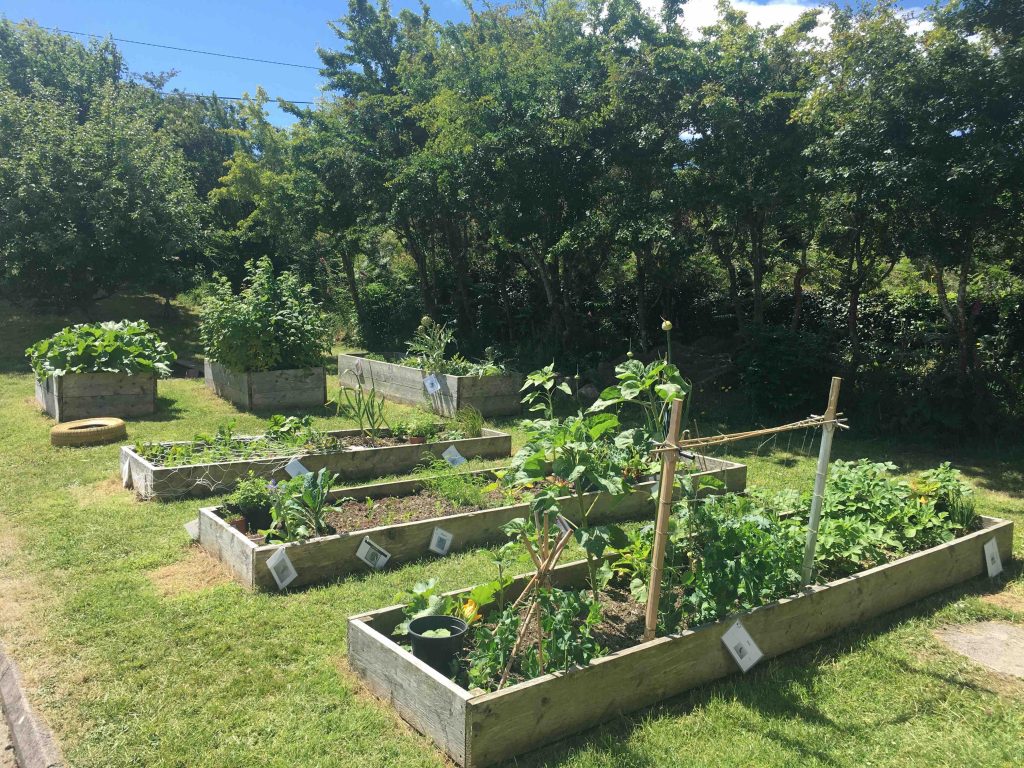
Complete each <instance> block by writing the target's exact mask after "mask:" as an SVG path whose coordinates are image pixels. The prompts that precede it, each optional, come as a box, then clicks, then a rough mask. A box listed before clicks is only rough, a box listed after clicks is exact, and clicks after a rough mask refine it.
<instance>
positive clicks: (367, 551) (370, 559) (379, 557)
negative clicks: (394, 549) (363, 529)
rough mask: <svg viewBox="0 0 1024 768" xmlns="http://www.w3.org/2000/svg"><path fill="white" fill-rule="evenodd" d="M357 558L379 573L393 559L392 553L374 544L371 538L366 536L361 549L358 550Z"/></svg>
mask: <svg viewBox="0 0 1024 768" xmlns="http://www.w3.org/2000/svg"><path fill="white" fill-rule="evenodd" d="M356 557H358V558H359V559H360V560H362V561H363V562H364V563H366V564H367V565H368V566H370V567H371V568H373V569H374V570H377V571H379V570H380V569H381V568H383V567H384V566H385V565H387V564H388V560H390V559H391V553H390V552H388V551H387V550H386V549H384V548H383V547H380V546H377V545H376V544H374V543H373V542H372V541H370V537H369V536H366V537H364V538H363V540H362V542H361V543H360V544H359V549H357V550H356Z"/></svg>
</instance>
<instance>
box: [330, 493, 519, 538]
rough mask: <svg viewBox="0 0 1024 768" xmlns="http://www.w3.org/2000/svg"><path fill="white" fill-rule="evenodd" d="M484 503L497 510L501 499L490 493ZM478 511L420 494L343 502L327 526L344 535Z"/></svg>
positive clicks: (441, 498)
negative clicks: (381, 526)
mask: <svg viewBox="0 0 1024 768" xmlns="http://www.w3.org/2000/svg"><path fill="white" fill-rule="evenodd" d="M487 501H488V502H489V503H488V504H487V506H488V507H492V506H498V505H499V504H500V503H501V501H502V496H501V494H500V493H499V492H494V493H491V494H488V496H487ZM478 509H479V507H476V506H468V505H460V504H455V503H454V502H452V501H451V500H450V499H447V498H445V497H444V496H441V495H440V494H438V493H435V492H434V491H430V490H422V491H420V492H419V493H416V494H413V495H411V496H389V497H387V498H384V499H373V500H372V501H371V502H370V503H369V504H368V503H367V501H366V500H365V499H364V500H358V499H354V500H350V501H344V502H343V503H341V504H339V505H338V506H336V507H335V508H334V509H333V510H332V511H331V512H329V513H328V514H327V523H328V524H329V525H330V526H332V527H333V528H334V529H335V531H337V532H338V533H346V532H348V531H359V530H362V529H364V528H375V527H377V526H380V525H393V524H395V523H412V522H415V521H417V520H430V519H431V518H435V517H446V516H447V515H458V514H461V513H463V512H476V511H477V510H478Z"/></svg>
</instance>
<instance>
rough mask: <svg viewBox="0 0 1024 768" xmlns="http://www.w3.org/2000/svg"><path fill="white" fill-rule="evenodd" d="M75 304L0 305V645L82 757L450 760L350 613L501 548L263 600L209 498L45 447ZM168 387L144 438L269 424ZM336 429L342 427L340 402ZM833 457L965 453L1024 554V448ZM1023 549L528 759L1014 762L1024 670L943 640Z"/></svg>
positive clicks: (112, 760)
mask: <svg viewBox="0 0 1024 768" xmlns="http://www.w3.org/2000/svg"><path fill="white" fill-rule="evenodd" d="M117 310H118V311H116V312H114V310H113V309H108V310H107V311H108V315H106V316H104V317H103V319H108V317H114V316H115V315H116V317H118V318H119V317H120V316H121V315H124V314H125V313H128V315H130V316H132V317H138V316H144V317H147V319H149V320H150V321H151V322H153V323H154V324H156V325H157V326H158V327H166V328H167V330H168V332H167V337H168V338H169V339H171V340H172V341H173V342H174V343H175V345H176V348H178V349H179V350H187V351H194V348H189V347H187V346H182V344H184V343H185V342H184V339H185V338H186V336H185V334H186V333H187V332H188V329H189V328H190V327H191V324H192V318H191V317H190V316H189V315H188V314H187V313H186V312H184V311H182V310H180V309H174V310H173V312H172V313H171V315H170V316H169V317H168V318H164V317H163V313H162V311H161V309H160V308H159V307H157V306H156V305H155V304H153V303H152V302H149V301H147V300H145V299H139V300H136V301H134V302H132V304H131V308H130V309H125V308H124V307H123V306H121V307H118V308H117ZM71 319H72V320H75V321H77V320H80V319H81V318H71ZM66 320H67V318H58V317H32V316H28V315H25V314H24V313H20V312H18V311H16V310H13V309H11V308H10V307H7V306H3V305H0V457H2V461H0V487H2V488H3V492H2V493H0V639H2V640H3V642H4V644H5V645H6V647H7V649H8V651H9V652H12V653H13V655H14V657H15V659H16V660H17V661H18V662H19V664H20V665H21V667H22V671H23V673H24V676H25V678H26V681H27V684H28V685H29V688H30V696H31V699H32V701H33V702H34V703H35V705H36V706H37V708H38V709H39V710H40V711H41V712H42V714H43V715H44V716H45V717H46V719H47V720H48V721H49V723H50V725H51V726H52V727H53V728H54V730H55V731H56V734H57V736H58V739H59V741H60V743H61V745H62V747H63V749H64V752H65V755H66V757H67V758H68V760H69V762H70V763H71V764H72V765H74V766H96V767H99V766H104V767H107V766H211V768H212V767H216V768H229V767H232V766H239V768H241V767H242V766H245V767H246V768H248V767H249V766H253V765H259V766H282V767H283V766H350V765H358V766H367V767H369V766H440V765H444V764H445V760H444V759H443V758H442V757H441V756H440V755H439V753H437V752H436V751H435V750H434V749H433V747H432V746H431V744H430V743H429V742H428V741H427V740H426V739H424V738H423V737H421V736H419V735H418V734H416V733H414V732H413V731H411V730H410V729H409V728H408V727H406V726H404V725H403V724H402V723H401V721H400V720H398V718H397V717H396V716H395V715H393V713H392V712H391V710H390V709H389V708H388V707H387V706H385V705H383V704H381V703H378V702H377V701H376V700H374V699H372V698H371V697H369V696H368V695H367V694H365V693H364V692H362V691H361V689H360V687H359V686H358V685H357V684H356V682H355V680H354V679H353V678H352V677H351V676H350V675H349V673H348V672H347V671H346V669H345V664H344V658H345V619H346V617H347V616H349V615H352V614H354V613H358V612H362V611H366V610H369V609H373V608H377V607H380V606H383V605H386V604H390V603H391V602H393V601H394V599H395V598H396V597H397V596H398V595H399V594H400V593H401V592H402V591H403V589H404V588H406V587H407V586H409V585H411V584H412V583H413V582H414V581H416V580H418V579H422V578H424V577H427V576H434V577H436V578H437V579H439V580H440V581H441V583H442V584H444V585H445V586H447V587H449V588H453V589H454V588H456V587H460V586H466V585H470V584H473V583H475V582H478V581H483V580H486V579H489V578H492V571H491V568H490V565H489V563H488V559H487V556H486V553H480V552H475V553H470V554H463V555H455V556H452V557H448V558H445V559H440V560H431V561H424V562H420V563H413V564H411V565H407V566H404V567H401V568H398V569H396V570H394V571H388V572H384V573H380V574H374V575H370V576H364V577H356V578H349V579H346V580H345V581H342V582H338V583H335V584H330V585H327V586H322V587H317V588H312V589H308V590H305V591H301V592H298V593H295V594H287V595H270V594H250V593H247V592H245V591H244V590H243V589H241V588H240V587H238V586H236V585H235V584H233V583H232V582H231V581H230V580H229V579H228V578H227V576H226V575H225V573H224V571H223V570H222V569H221V568H220V567H219V565H218V564H217V563H216V562H215V561H213V560H211V559H210V558H208V557H207V556H205V555H204V554H203V553H202V551H201V550H198V549H196V548H195V547H191V546H190V545H189V541H188V537H187V535H186V534H185V531H184V529H183V528H182V525H183V524H184V523H185V522H187V521H189V520H192V519H194V518H195V516H196V509H197V507H198V506H199V504H198V503H197V501H195V500H192V501H182V502H175V503H159V502H138V501H136V500H135V497H134V496H133V495H132V494H131V493H130V492H128V491H125V490H123V489H122V488H121V486H120V479H119V475H118V466H117V452H118V448H117V446H113V445H112V446H100V447H93V448H80V449H56V448H52V447H50V445H49V441H48V435H47V433H48V430H49V428H50V426H51V425H52V422H50V421H49V420H48V419H46V418H45V417H44V416H42V415H40V413H39V411H38V409H37V408H36V406H35V403H34V399H33V396H32V379H31V376H30V374H29V373H28V368H27V365H26V364H25V361H24V358H23V357H22V356H21V352H22V350H23V349H24V348H25V347H26V346H28V344H30V343H31V342H32V341H34V340H36V339H37V338H40V337H42V336H44V335H46V334H48V333H51V332H52V331H53V330H56V329H57V328H59V327H61V326H62V325H64V324H65V321H66ZM192 343H194V340H193V342H192ZM159 387H160V401H159V402H160V410H159V412H158V413H157V414H156V415H155V416H154V417H152V418H149V419H140V420H135V421H131V422H129V438H130V439H131V440H145V439H187V438H190V437H191V436H192V435H193V434H195V433H197V432H210V431H213V430H214V429H215V428H216V426H217V425H219V424H221V423H224V422H226V421H228V420H230V419H235V420H236V423H237V428H238V430H239V431H242V432H245V431H253V430H257V429H258V426H259V424H260V422H261V420H262V418H260V417H255V416H252V415H247V414H240V413H238V412H237V411H236V410H235V409H234V408H233V407H232V406H231V405H230V404H228V403H226V402H224V401H221V400H219V399H218V398H216V397H215V396H213V395H212V394H210V393H208V392H207V391H206V390H205V388H204V387H203V385H202V382H201V381H200V380H183V379H173V380H168V381H162V382H160V385H159ZM823 395H824V393H823ZM396 410H397V407H396ZM733 412H734V413H735V412H736V411H733ZM722 418H723V417H721V416H716V415H714V414H710V415H706V416H705V417H704V426H703V428H702V431H704V432H708V431H712V430H714V429H719V428H728V429H740V428H745V427H747V426H750V424H749V422H740V421H737V420H731V421H729V422H728V423H726V422H723V421H722ZM318 422H320V423H321V424H323V425H327V424H337V425H339V426H343V424H342V423H341V420H339V419H337V418H331V417H330V416H329V415H328V413H327V412H326V411H325V412H324V414H323V415H322V416H321V417H320V418H318ZM344 426H347V425H344ZM498 426H499V427H502V426H504V427H507V426H509V424H507V423H503V424H499V425H498ZM802 448H803V446H802V445H801V444H800V438H794V439H793V440H792V441H789V440H788V439H780V440H779V441H778V442H777V444H775V445H768V446H761V447H760V448H759V449H758V446H755V445H750V446H748V450H747V451H737V452H734V454H733V455H734V456H738V457H739V458H740V460H742V461H745V462H747V463H748V465H749V472H748V482H749V483H751V484H758V485H764V486H770V487H783V486H787V485H793V484H796V485H795V486H794V487H798V488H809V487H810V485H811V483H812V482H813V475H814V457H813V456H812V455H808V452H807V451H805V450H802ZM834 455H835V457H836V458H855V457H860V456H869V457H872V458H877V459H883V458H884V459H891V460H892V461H894V462H896V463H897V464H899V465H900V467H901V468H903V469H904V470H909V471H915V470H919V469H924V468H927V467H931V466H935V465H937V464H938V463H939V462H941V461H944V460H951V461H953V462H954V464H955V465H957V466H958V467H960V468H961V469H963V470H964V472H965V474H966V475H967V476H968V478H969V479H970V480H971V481H972V482H973V483H974V485H975V487H976V489H977V491H978V498H979V508H980V511H981V512H983V513H986V514H995V515H999V516H1003V517H1009V518H1011V519H1013V520H1014V521H1015V523H1016V525H1017V532H1016V538H1015V544H1014V550H1015V555H1016V557H1017V558H1024V539H1022V531H1021V529H1022V528H1024V445H1022V444H1021V443H1020V442H1018V443H1016V444H1013V445H1010V444H1003V443H998V442H992V443H989V444H985V445H980V446H970V445H965V444H959V443H948V442H927V443H913V442H911V441H909V440H907V439H903V438H892V439H888V440H878V439H876V440H869V439H864V438H861V437H858V436H857V430H856V429H854V430H851V431H850V432H848V433H842V434H840V435H839V436H837V438H836V444H835V451H834ZM1019 563H1020V560H1019V559H1018V560H1015V561H1014V562H1013V563H1012V564H1010V565H1009V567H1008V569H1007V573H1006V578H1001V579H998V580H995V581H989V580H987V579H985V580H978V581H977V582H974V583H971V584H968V585H966V586H965V587H963V588H961V589H956V590H952V591H947V592H945V593H942V594H940V595H938V596H935V597H933V598H931V599H929V600H926V601H923V602H921V603H918V604H916V605H914V606H912V607H911V608H909V609H906V610H902V611H899V612H896V613H893V614H889V615H887V616H884V617H882V618H880V619H878V620H875V621H872V622H869V623H867V624H866V625H864V626H862V627H860V628H858V629H856V630H855V631H847V632H843V633H841V634H839V635H837V636H835V637H833V638H831V639H829V640H827V641H824V642H821V643H818V644H815V645H813V646H810V647H808V648H805V649H803V650H801V651H797V652H794V653H790V654H787V655H785V656H783V657H781V658H779V659H774V660H771V661H766V662H763V663H762V664H761V665H759V666H758V667H756V668H755V670H754V671H753V672H751V673H750V674H749V675H747V676H745V677H740V676H734V677H732V678H729V679H726V680H724V681H720V682H718V683H716V684H713V685H708V686H705V687H702V688H699V689H696V690H694V691H692V692H691V693H689V694H688V695H685V696H682V697H679V698H677V699H674V700H672V701H670V702H667V703H665V704H663V705H661V706H659V707H655V708H653V709H650V710H647V711H645V712H641V713H639V714H637V715H634V716H630V717H623V718H621V719H619V720H617V721H615V722H613V723H610V724H607V725H605V726H603V727H601V728H599V729H597V730H594V731H590V732H588V733H585V734H582V735H580V736H578V737H574V738H571V739H568V740H566V741H564V742H562V743H561V744H558V745H555V746H554V747H549V748H546V749H543V750H540V751H538V752H536V753H534V754H531V755H528V756H526V757H525V758H523V759H521V760H519V761H518V763H517V764H519V765H551V766H554V765H559V766H578V767H579V768H583V766H587V767H590V766H608V767H609V768H612V767H613V766H615V767H619V766H635V767H636V768H646V767H648V766H674V765H684V764H685V765H690V766H702V765H707V766H718V765H743V766H748V765H769V766H775V765H778V766H791V765H803V766H808V765H822V766H862V765H889V766H904V765H906V766H910V765H914V766H917V765H920V766H932V765H989V766H1003V765H1006V766H1010V765H1020V764H1021V763H1024V681H1015V680H1013V679H1011V678H1004V677H1000V676H997V675H994V674H991V673H989V672H987V671H985V670H984V669H983V668H980V667H977V666H974V665H972V664H971V663H969V662H967V661H966V660H964V659H962V658H961V657H959V656H957V655H955V654H953V653H951V652H949V651H947V650H945V649H944V647H943V646H942V645H941V644H940V643H939V642H938V641H937V640H936V639H934V637H933V636H932V630H933V629H935V628H936V627H938V626H941V625H943V624H948V623H955V622H970V621H976V620H980V619H990V618H999V619H1004V620H1008V621H1016V622H1024V577H1022V569H1021V566H1020V564H1019ZM523 566H524V567H523V569H522V570H526V568H525V562H524V563H523Z"/></svg>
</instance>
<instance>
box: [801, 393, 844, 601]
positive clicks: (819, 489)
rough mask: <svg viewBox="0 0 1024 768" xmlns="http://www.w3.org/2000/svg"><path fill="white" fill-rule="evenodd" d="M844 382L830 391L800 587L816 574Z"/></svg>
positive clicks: (808, 582)
mask: <svg viewBox="0 0 1024 768" xmlns="http://www.w3.org/2000/svg"><path fill="white" fill-rule="evenodd" d="M842 383H843V380H842V379H841V378H839V377H838V376H833V377H832V386H831V387H830V388H829V391H828V408H827V409H826V411H825V415H824V417H823V418H824V423H823V424H822V427H821V430H822V431H821V446H820V448H819V449H818V470H817V472H816V474H815V475H814V496H813V497H811V516H810V517H809V518H808V520H807V545H806V546H805V547H804V567H803V569H802V571H801V573H800V586H802V587H806V586H807V585H808V584H810V583H811V574H812V573H813V572H814V550H815V549H816V548H817V546H818V525H819V524H820V523H821V505H822V503H823V502H824V501H825V480H826V479H827V478H828V460H829V457H830V456H831V454H832V436H833V435H834V434H835V431H836V405H837V403H838V402H839V385H840V384H842Z"/></svg>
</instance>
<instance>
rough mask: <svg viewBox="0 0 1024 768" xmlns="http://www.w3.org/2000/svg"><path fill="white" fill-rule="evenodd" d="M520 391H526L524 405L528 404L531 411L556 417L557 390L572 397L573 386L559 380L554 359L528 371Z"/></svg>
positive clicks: (546, 416) (547, 416)
mask: <svg viewBox="0 0 1024 768" xmlns="http://www.w3.org/2000/svg"><path fill="white" fill-rule="evenodd" d="M519 391H520V392H523V393H525V394H524V395H523V397H522V403H523V405H525V406H528V408H529V410H530V412H531V413H541V414H542V415H543V418H545V419H553V418H555V393H556V392H563V393H564V394H566V395H569V397H572V387H570V386H569V385H568V384H567V383H566V382H564V381H562V382H560V381H558V374H557V373H555V363H554V361H552V362H551V364H550V365H545V366H544V367H543V368H540V369H539V370H536V371H533V372H532V373H528V374H527V375H526V379H525V381H523V386H522V387H520V388H519Z"/></svg>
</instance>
